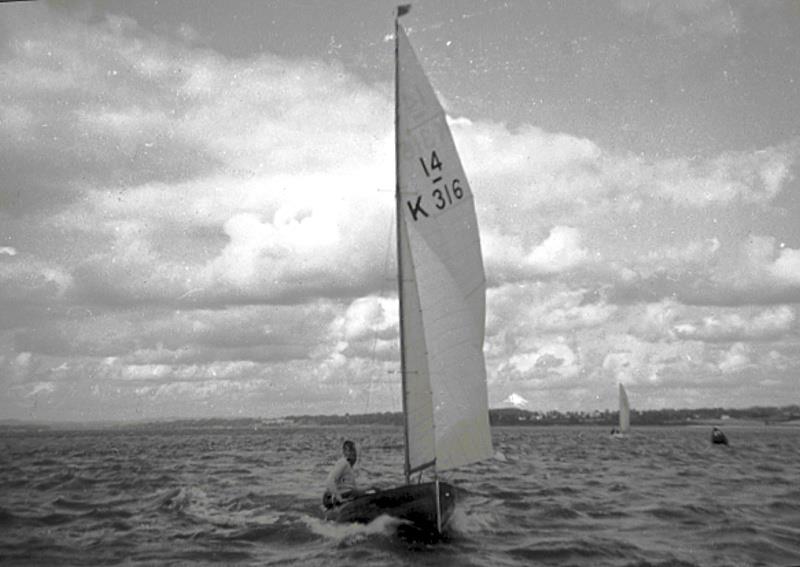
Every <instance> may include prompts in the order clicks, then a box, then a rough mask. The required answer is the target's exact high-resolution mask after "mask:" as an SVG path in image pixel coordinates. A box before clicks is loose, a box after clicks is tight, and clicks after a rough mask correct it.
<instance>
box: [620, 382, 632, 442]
mask: <svg viewBox="0 0 800 567" xmlns="http://www.w3.org/2000/svg"><path fill="white" fill-rule="evenodd" d="M630 427H631V410H630V406H629V405H628V394H627V393H626V392H625V387H624V386H623V385H622V384H620V385H619V431H620V433H627V432H628V430H629V429H630Z"/></svg>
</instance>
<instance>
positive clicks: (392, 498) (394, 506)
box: [325, 482, 456, 534]
mask: <svg viewBox="0 0 800 567" xmlns="http://www.w3.org/2000/svg"><path fill="white" fill-rule="evenodd" d="M436 486H437V483H436V482H423V483H419V484H406V485H404V486H399V487H397V488H391V489H389V490H381V491H379V492H375V493H372V494H365V495H364V496H359V497H358V498H354V499H353V500H348V501H347V502H344V503H343V504H340V505H338V506H335V507H334V508H331V509H329V510H327V511H326V513H325V518H326V519H327V520H330V521H334V522H342V523H361V524H368V523H369V522H371V521H372V520H374V519H375V518H377V517H379V516H382V515H384V514H385V515H388V516H392V517H393V518H398V519H400V520H405V521H406V522H408V523H409V524H410V526H411V527H413V528H414V529H415V530H419V531H420V532H423V533H429V534H437V533H440V530H439V525H438V523H437V519H436ZM438 486H439V506H440V509H441V513H442V519H441V529H442V531H444V528H445V526H446V525H447V523H448V521H449V520H450V517H451V516H452V515H453V510H454V509H455V503H456V491H455V488H453V486H452V485H450V484H448V483H446V482H439V483H438Z"/></svg>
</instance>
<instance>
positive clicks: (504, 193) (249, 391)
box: [0, 5, 800, 415]
mask: <svg viewBox="0 0 800 567" xmlns="http://www.w3.org/2000/svg"><path fill="white" fill-rule="evenodd" d="M718 8H719V6H717V5H714V6H712V7H710V8H709V7H704V8H699V9H695V8H689V7H688V5H687V6H683V5H681V6H678V8H676V10H677V11H670V10H667V11H666V12H664V13H662V14H661V15H660V16H658V18H660V19H659V21H661V22H662V24H663V25H668V24H670V22H673V23H674V22H675V21H680V18H677V15H679V14H684V15H687V14H688V15H690V16H691V17H692V18H694V19H696V20H697V21H699V22H701V23H703V22H704V23H703V24H702V25H701V26H700V27H701V28H703V26H706V27H705V28H703V29H706V31H708V32H709V33H712V34H713V32H714V30H717V32H718V33H722V31H724V29H725V25H727V24H729V23H731V20H725V19H724V18H722V19H720V15H721V12H720V10H719V9H718ZM34 9H35V10H39V11H38V12H37V14H38V15H39V16H40V17H37V18H32V19H31V20H30V21H28V22H26V25H19V26H12V27H13V29H11V28H10V29H9V32H8V33H9V34H10V37H11V40H10V41H9V42H7V43H6V47H5V48H4V49H5V51H4V57H3V58H2V63H0V69H2V72H3V75H4V76H5V77H7V78H8V81H4V82H3V83H2V84H0V95H2V96H0V99H1V100H2V101H3V102H2V103H1V104H0V134H2V135H0V168H1V169H2V170H3V172H4V179H3V181H4V183H3V184H2V185H0V224H1V225H2V226H3V228H4V230H7V231H8V234H10V235H11V237H10V238H9V239H8V240H6V241H5V242H4V244H5V245H4V246H0V309H2V310H3V322H2V329H3V333H2V334H0V372H1V373H2V374H0V376H2V378H0V382H2V381H3V380H5V384H6V385H9V384H13V388H16V389H11V390H9V392H10V393H9V394H8V397H7V398H6V399H0V403H2V404H5V405H4V406H3V408H8V407H16V408H20V407H25V408H27V407H31V406H26V405H25V404H32V403H33V401H36V403H37V404H39V403H40V402H41V403H44V402H45V401H46V400H50V402H51V403H52V404H54V405H52V406H51V407H53V408H55V407H56V405H57V404H58V403H60V401H59V400H66V401H64V404H66V405H63V406H58V407H59V408H60V409H59V410H58V411H64V412H66V411H67V409H68V408H71V409H72V410H74V411H78V410H79V409H80V404H81V399H92V400H96V401H102V402H103V404H104V407H108V408H114V409H115V410H116V409H124V408H126V407H132V408H137V407H145V406H146V407H152V408H156V409H157V411H162V412H163V411H166V412H171V413H172V414H173V415H174V414H175V412H178V413H180V411H182V410H181V409H180V402H181V400H191V401H192V403H196V404H199V406H198V407H202V408H204V409H203V411H211V410H210V409H209V408H210V405H209V404H212V403H214V402H213V401H214V400H215V399H217V400H219V401H218V404H219V411H220V412H224V411H223V409H222V408H223V406H227V407H238V408H239V409H240V410H241V411H247V412H257V411H259V408H262V407H270V408H276V409H275V411H281V412H283V413H288V412H290V411H291V410H292V409H296V410H303V409H304V405H303V404H304V403H307V404H314V408H315V409H316V410H318V411H324V410H325V409H326V408H327V409H328V410H329V411H337V410H338V409H341V407H347V408H353V407H354V404H355V403H356V402H358V403H361V402H364V401H365V400H364V398H365V397H366V398H367V401H368V403H375V404H379V403H383V404H384V406H383V407H382V408H381V409H385V408H386V407H392V408H394V409H396V408H397V407H398V403H399V402H398V399H397V398H396V397H395V396H397V392H398V386H397V380H396V370H397V365H398V354H397V346H398V345H397V343H398V341H397V327H398V321H397V305H396V299H395V298H393V296H392V293H393V292H392V291H391V290H392V289H393V286H394V283H393V271H394V265H393V262H394V260H393V255H394V242H393V240H392V238H393V234H394V227H393V226H392V222H393V216H394V215H393V211H392V207H393V205H394V203H393V195H392V188H393V185H394V180H393V178H392V176H393V150H392V143H393V132H392V115H393V111H392V94H391V86H390V85H388V84H370V83H367V82H366V81H365V80H364V79H362V78H360V77H357V76H356V75H355V74H353V73H352V72H351V71H350V70H349V68H346V67H344V66H343V65H342V64H339V63H336V62H323V61H320V60H315V59H302V60H301V59H297V60H294V59H286V58H282V57H278V56H275V55H272V54H269V53H263V54H259V55H256V56H251V57H242V58H236V59H234V58H228V57H225V56H223V55H221V54H219V53H216V52H214V51H213V50H210V49H200V48H198V47H197V46H195V45H194V42H196V41H197V38H198V37H199V36H198V34H197V33H196V32H193V31H192V30H191V28H189V27H185V28H183V29H182V30H180V31H179V32H170V33H172V35H170V33H164V34H160V35H155V34H152V33H150V32H147V31H145V30H144V29H143V28H142V27H140V26H139V25H138V24H137V23H136V22H135V21H133V20H131V19H128V18H123V17H109V18H106V19H104V20H98V21H93V22H91V23H89V22H87V21H81V20H80V19H75V18H70V17H68V16H63V17H62V16H60V15H59V16H54V15H53V14H52V13H49V12H48V11H47V9H46V7H44V8H42V7H34ZM658 10H664V8H659V9H658ZM669 14H673V15H672V16H670V15H669ZM656 15H657V14H656ZM676 18H677V19H676ZM722 24H724V25H722ZM670 25H671V24H670ZM696 29H697V28H696ZM723 35H724V34H723ZM450 122H451V125H452V128H453V132H454V136H455V138H456V143H457V145H458V147H459V150H460V153H461V157H462V159H463V161H464V164H465V167H466V169H467V172H468V174H469V176H470V182H471V186H472V187H473V190H474V194H475V200H476V203H477V206H478V218H479V221H480V223H481V239H482V244H483V249H484V258H485V265H486V268H487V270H486V271H487V278H488V282H489V286H490V289H489V293H488V302H487V308H488V309H487V340H486V357H487V363H488V366H489V375H490V381H491V383H492V384H493V385H504V384H506V383H513V384H519V385H520V390H519V391H520V392H523V393H525V394H526V395H528V396H529V397H530V399H531V400H537V399H539V398H537V397H536V396H534V395H531V392H532V391H534V390H535V389H546V388H550V389H551V390H552V389H555V390H560V391H563V392H565V393H564V394H563V396H564V398H563V399H564V400H571V403H579V402H580V403H584V402H586V399H587V398H586V396H590V394H589V392H592V391H593V389H598V388H602V387H603V386H602V385H604V384H606V383H611V382H613V381H615V380H623V381H626V383H630V384H638V385H650V386H653V387H655V385H658V386H660V387H665V386H675V385H676V384H678V385H683V384H686V383H690V384H693V385H697V384H699V383H701V382H702V381H703V379H704V378H703V377H704V376H707V375H709V374H714V373H717V374H721V373H725V375H726V376H728V377H734V378H736V377H738V376H740V375H741V376H743V375H744V374H745V373H746V372H748V371H750V370H752V368H753V365H754V364H761V365H763V367H764V368H769V369H774V370H775V371H776V372H783V373H785V374H788V373H789V372H791V369H792V368H793V367H796V364H797V362H796V360H795V357H794V355H793V354H792V352H791V348H790V347H789V346H787V345H789V344H790V343H791V340H790V337H791V336H792V333H793V332H794V331H795V329H796V325H797V322H796V312H795V307H794V306H792V303H793V302H796V301H797V300H798V297H800V252H798V250H797V248H796V245H795V244H791V246H790V245H789V244H780V242H782V241H785V242H788V243H794V242H796V240H795V238H794V236H796V233H794V232H792V231H793V230H794V229H793V228H792V226H791V223H789V222H788V221H787V220H786V218H785V217H786V216H787V215H785V214H784V213H785V211H786V210H790V208H784V206H785V204H786V202H793V199H796V195H795V193H797V192H796V191H792V189H793V188H794V185H793V184H794V183H796V175H795V172H796V168H797V163H798V157H799V156H800V145H799V144H798V143H797V140H788V141H783V142H782V141H775V142H774V143H773V144H772V145H768V146H766V147H762V148H760V149H757V150H737V151H726V152H721V153H718V154H717V155H712V154H708V155H705V156H682V157H671V158H669V159H662V158H653V157H646V156H644V155H639V154H632V153H628V152H624V151H619V150H612V149H609V148H604V147H601V146H600V145H598V144H597V143H596V142H594V141H592V140H590V139H587V138H585V137H580V136H574V135H570V134H568V133H563V132H549V131H546V130H543V129H541V128H537V127H535V126H531V125H520V126H516V127H513V128H512V127H508V126H506V125H505V124H501V123H498V122H493V121H491V120H487V119H478V120H470V119H467V118H464V117H460V118H454V119H451V120H450ZM487 156H488V159H487ZM756 215H757V216H758V217H759V218H763V221H762V225H761V226H762V227H767V226H768V228H763V229H762V233H761V234H757V233H754V234H752V235H747V237H743V236H742V231H741V227H742V226H744V224H743V223H746V222H750V221H751V220H752V219H753V218H754V216H756ZM782 219H783V220H782ZM772 221H774V222H772ZM771 225H775V226H774V227H773V226H771ZM773 228H774V235H773V233H772V232H771V230H773ZM781 231H783V232H785V233H786V234H785V235H783V234H781V236H780V237H779V236H778V234H780V233H781ZM12 243H13V246H11V245H10V244H12ZM387 281H388V282H389V283H387ZM720 305H722V306H723V307H715V306H720ZM753 305H758V306H761V307H753ZM764 305H768V307H764ZM729 343H733V344H734V347H735V348H734V347H730V348H728V344H729ZM736 345H738V346H736ZM762 347H763V348H762ZM721 348H722V349H723V350H722V351H721V350H720V349H721ZM766 349H769V350H768V351H767V350H766ZM393 373H394V374H393ZM781 376H782V375H781ZM676 387H677V386H676ZM503 388H505V386H503ZM508 391H509V390H507V389H506V390H504V392H505V393H506V394H507V393H508ZM142 400H144V401H146V403H141V404H139V406H137V405H136V404H132V403H131V401H137V402H141V401H142ZM592 403H594V402H592ZM14 404H18V405H14ZM70 404H72V405H70ZM392 404H394V405H393V406H392ZM98 407H99V406H98ZM377 407H380V406H377ZM277 408H280V410H278V409H277ZM156 409H154V410H153V411H156ZM53 411H55V410H53ZM130 411H132V412H135V411H140V409H132V410H130ZM186 411H187V412H189V411H190V410H188V409H187V410H186ZM76 415H77V414H76ZM80 415H83V414H80ZM131 415H133V414H131Z"/></svg>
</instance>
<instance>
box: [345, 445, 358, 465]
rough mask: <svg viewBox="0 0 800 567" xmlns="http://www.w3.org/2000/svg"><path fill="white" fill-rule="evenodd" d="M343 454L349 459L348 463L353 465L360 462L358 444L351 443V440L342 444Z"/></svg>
mask: <svg viewBox="0 0 800 567" xmlns="http://www.w3.org/2000/svg"><path fill="white" fill-rule="evenodd" d="M342 454H343V455H344V458H345V459H347V462H348V463H350V464H351V465H354V464H356V460H358V453H357V452H356V444H355V443H353V442H352V441H350V440H349V439H348V440H347V441H345V442H344V443H342Z"/></svg>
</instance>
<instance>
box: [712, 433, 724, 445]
mask: <svg viewBox="0 0 800 567" xmlns="http://www.w3.org/2000/svg"><path fill="white" fill-rule="evenodd" d="M711 442H712V443H714V444H715V445H727V444H728V438H727V437H725V434H724V433H722V432H721V431H717V432H715V433H714V434H713V435H711Z"/></svg>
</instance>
